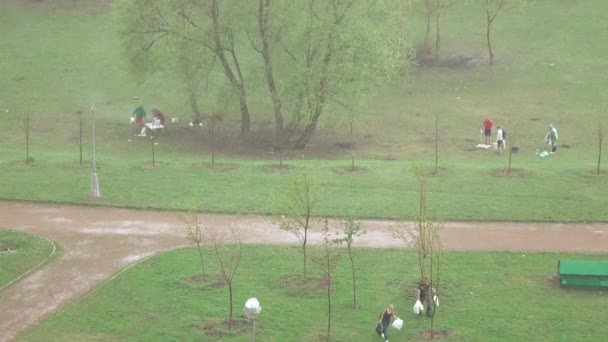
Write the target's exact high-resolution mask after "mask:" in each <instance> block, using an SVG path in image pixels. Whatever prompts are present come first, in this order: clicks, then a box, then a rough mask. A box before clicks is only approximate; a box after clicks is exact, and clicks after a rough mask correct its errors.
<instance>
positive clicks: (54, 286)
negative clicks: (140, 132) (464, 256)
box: [0, 201, 608, 341]
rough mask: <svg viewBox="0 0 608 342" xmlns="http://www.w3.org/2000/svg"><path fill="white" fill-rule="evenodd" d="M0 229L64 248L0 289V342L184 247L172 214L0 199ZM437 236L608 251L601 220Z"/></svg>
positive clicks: (372, 232)
mask: <svg viewBox="0 0 608 342" xmlns="http://www.w3.org/2000/svg"><path fill="white" fill-rule="evenodd" d="M199 222H201V224H202V225H203V226H205V227H206V228H208V229H209V230H211V231H220V230H223V229H226V228H228V227H236V228H238V229H239V230H240V232H241V239H242V241H243V242H244V243H260V244H261V243H263V244H295V243H297V240H296V239H295V237H293V236H292V235H291V234H289V233H286V232H283V231H280V230H279V229H278V225H277V223H276V220H274V219H273V218H269V217H262V216H253V215H214V214H201V215H199ZM361 224H362V227H363V228H364V229H365V230H366V231H367V234H365V235H363V236H361V237H360V238H358V239H357V240H356V241H355V244H356V246H364V247H376V248H386V247H400V246H402V245H403V244H402V243H401V242H400V241H398V240H395V239H393V238H392V237H391V234H390V232H389V227H391V226H392V225H394V224H395V223H394V222H391V221H367V220H366V221H362V222H361ZM318 226H319V224H318V223H317V227H313V230H312V232H311V234H310V240H309V241H310V243H311V244H318V243H319V242H320V241H321V236H320V233H319V229H318ZM0 228H7V229H14V230H17V231H23V232H28V233H32V234H36V235H39V236H42V237H45V238H47V239H50V240H53V241H55V242H57V243H58V244H59V245H60V246H61V247H62V248H63V252H62V254H61V255H60V256H59V257H57V258H56V259H55V260H53V261H52V262H51V263H50V264H49V265H47V266H45V267H42V268H41V269H38V270H36V271H35V272H33V273H32V274H30V275H28V276H27V277H25V278H24V279H22V280H20V281H19V282H17V283H15V284H13V285H12V286H10V287H8V288H7V289H4V290H2V291H0V341H9V340H11V339H13V338H14V337H15V336H17V334H19V333H20V332H22V331H24V330H26V329H27V328H29V327H31V326H32V325H34V324H35V323H36V322H37V321H38V320H39V319H40V318H41V317H43V316H44V315H46V314H48V313H50V312H52V311H54V310H56V309H57V308H59V307H60V306H61V305H62V304H64V303H65V302H67V301H69V300H73V299H75V298H77V297H79V296H82V295H83V294H85V293H86V292H87V291H89V290H91V289H92V288H93V287H95V286H96V285H97V284H99V283H101V282H103V281H104V280H106V279H108V278H110V277H111V276H112V275H113V274H115V273H116V272H118V271H120V270H121V269H123V268H124V267H127V266H128V265H130V264H133V263H134V262H137V261H138V260H141V259H142V258H145V257H147V256H150V255H152V254H155V253H158V252H160V251H163V250H167V249H172V248H176V247H180V246H184V245H188V244H189V242H188V240H187V239H186V238H185V228H184V225H183V224H182V223H181V222H180V221H179V220H178V219H177V218H176V216H175V213H172V212H158V211H143V210H127V209H118V208H107V207H86V206H63V205H46V204H32V203H18V202H2V201H0ZM442 239H443V242H444V246H445V248H446V250H494V251H526V252H545V251H553V252H608V223H593V224H558V223H494V222H447V223H444V224H442Z"/></svg>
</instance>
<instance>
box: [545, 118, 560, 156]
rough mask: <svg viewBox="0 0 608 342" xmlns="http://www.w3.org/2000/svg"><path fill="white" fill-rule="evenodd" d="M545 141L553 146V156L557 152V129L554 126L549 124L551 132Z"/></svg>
mask: <svg viewBox="0 0 608 342" xmlns="http://www.w3.org/2000/svg"><path fill="white" fill-rule="evenodd" d="M545 141H547V142H548V143H549V144H551V152H550V153H551V154H553V153H555V152H556V150H557V128H555V126H553V124H549V132H547V135H546V136H545Z"/></svg>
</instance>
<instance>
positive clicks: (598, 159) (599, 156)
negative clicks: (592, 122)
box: [597, 122, 604, 175]
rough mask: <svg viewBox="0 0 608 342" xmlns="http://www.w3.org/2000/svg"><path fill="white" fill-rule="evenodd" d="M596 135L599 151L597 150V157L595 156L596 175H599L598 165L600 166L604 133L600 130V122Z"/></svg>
mask: <svg viewBox="0 0 608 342" xmlns="http://www.w3.org/2000/svg"><path fill="white" fill-rule="evenodd" d="M597 133H598V142H599V149H598V155H597V174H598V175H599V174H600V173H601V171H600V165H601V164H602V142H603V140H604V132H603V130H602V123H601V122H600V123H599V124H598V130H597Z"/></svg>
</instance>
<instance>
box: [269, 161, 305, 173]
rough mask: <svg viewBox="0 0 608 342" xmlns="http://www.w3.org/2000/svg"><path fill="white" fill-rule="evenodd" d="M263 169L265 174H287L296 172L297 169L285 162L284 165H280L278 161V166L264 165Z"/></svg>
mask: <svg viewBox="0 0 608 342" xmlns="http://www.w3.org/2000/svg"><path fill="white" fill-rule="evenodd" d="M261 168H262V170H264V172H287V171H291V170H295V169H296V168H297V167H295V166H290V165H287V164H285V162H284V161H283V165H279V162H278V161H277V163H276V164H269V165H263V166H261Z"/></svg>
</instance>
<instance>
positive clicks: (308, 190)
mask: <svg viewBox="0 0 608 342" xmlns="http://www.w3.org/2000/svg"><path fill="white" fill-rule="evenodd" d="M317 191H318V190H317V184H316V182H315V180H314V178H313V176H312V175H311V173H310V167H309V166H305V167H304V169H303V170H302V171H301V172H299V173H298V174H297V175H296V177H295V178H294V179H293V181H292V183H291V185H290V187H289V188H287V191H286V193H285V197H284V198H283V205H282V206H281V209H279V210H282V213H283V214H282V215H281V223H280V225H279V228H281V229H282V230H284V231H286V232H289V233H291V234H293V235H295V236H296V237H297V238H298V241H299V243H300V245H301V246H302V253H303V259H304V277H306V261H307V258H308V256H307V254H306V246H307V243H308V230H309V229H310V226H311V225H312V222H311V220H312V219H313V215H314V214H315V210H316V206H317Z"/></svg>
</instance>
